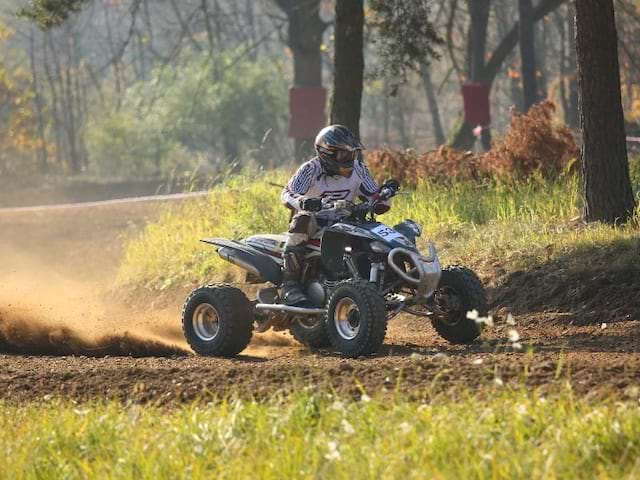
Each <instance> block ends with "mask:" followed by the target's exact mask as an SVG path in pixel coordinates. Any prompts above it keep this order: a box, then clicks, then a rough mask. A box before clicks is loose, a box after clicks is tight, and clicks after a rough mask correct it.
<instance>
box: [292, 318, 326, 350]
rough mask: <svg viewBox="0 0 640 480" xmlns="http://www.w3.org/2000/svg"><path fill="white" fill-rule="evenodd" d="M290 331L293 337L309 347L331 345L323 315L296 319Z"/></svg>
mask: <svg viewBox="0 0 640 480" xmlns="http://www.w3.org/2000/svg"><path fill="white" fill-rule="evenodd" d="M290 331H291V335H293V338H295V339H296V340H297V341H298V342H300V343H302V344H303V345H306V346H308V347H309V348H325V347H328V346H330V345H331V342H330V341H329V335H328V333H327V326H326V324H325V321H324V318H323V317H305V318H300V319H297V320H296V321H295V322H294V323H293V325H292V326H291V329H290Z"/></svg>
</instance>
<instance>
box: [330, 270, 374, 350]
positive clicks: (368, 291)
mask: <svg viewBox="0 0 640 480" xmlns="http://www.w3.org/2000/svg"><path fill="white" fill-rule="evenodd" d="M326 328H327V334H328V335H329V340H330V341H331V345H332V346H333V347H334V348H335V349H336V350H338V351H339V352H340V353H341V354H342V355H343V356H345V357H352V358H353V357H360V356H364V355H371V354H372V353H375V352H377V351H378V349H379V348H380V347H381V346H382V342H384V336H385V334H386V332H387V315H386V310H385V304H384V298H383V297H382V296H381V295H380V293H379V292H378V290H377V289H376V288H375V287H374V286H373V285H372V284H371V283H369V282H365V281H362V280H347V281H345V282H342V283H340V284H339V285H338V286H337V287H336V288H335V289H334V291H333V293H332V294H331V297H330V298H329V303H328V306H327V317H326Z"/></svg>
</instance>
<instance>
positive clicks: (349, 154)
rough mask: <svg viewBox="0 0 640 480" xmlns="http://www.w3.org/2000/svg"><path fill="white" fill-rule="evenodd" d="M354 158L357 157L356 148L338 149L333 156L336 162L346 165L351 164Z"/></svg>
mask: <svg viewBox="0 0 640 480" xmlns="http://www.w3.org/2000/svg"><path fill="white" fill-rule="evenodd" d="M356 158H358V150H353V151H349V150H338V151H337V152H336V156H335V159H336V162H338V163H339V164H344V165H345V166H348V167H350V166H352V164H353V162H355V160H356Z"/></svg>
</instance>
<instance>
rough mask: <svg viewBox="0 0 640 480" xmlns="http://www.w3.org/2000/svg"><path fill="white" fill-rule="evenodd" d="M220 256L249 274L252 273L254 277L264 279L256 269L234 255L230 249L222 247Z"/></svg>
mask: <svg viewBox="0 0 640 480" xmlns="http://www.w3.org/2000/svg"><path fill="white" fill-rule="evenodd" d="M218 255H220V258H222V259H223V260H226V261H227V262H229V263H233V264H234V265H237V266H238V267H240V268H243V269H245V270H246V271H247V272H249V273H251V274H252V275H255V276H256V277H259V278H260V277H262V276H261V275H260V272H259V271H258V269H257V268H256V267H254V266H253V265H251V264H250V263H247V262H245V261H244V260H241V259H240V258H238V257H237V256H235V255H234V254H233V250H231V249H230V248H224V247H222V248H220V249H218Z"/></svg>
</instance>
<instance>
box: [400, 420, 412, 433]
mask: <svg viewBox="0 0 640 480" xmlns="http://www.w3.org/2000/svg"><path fill="white" fill-rule="evenodd" d="M398 427H399V428H400V431H401V432H402V433H403V434H405V435H407V434H408V433H409V432H410V431H411V425H409V422H402V423H401V424H400V425H398Z"/></svg>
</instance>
